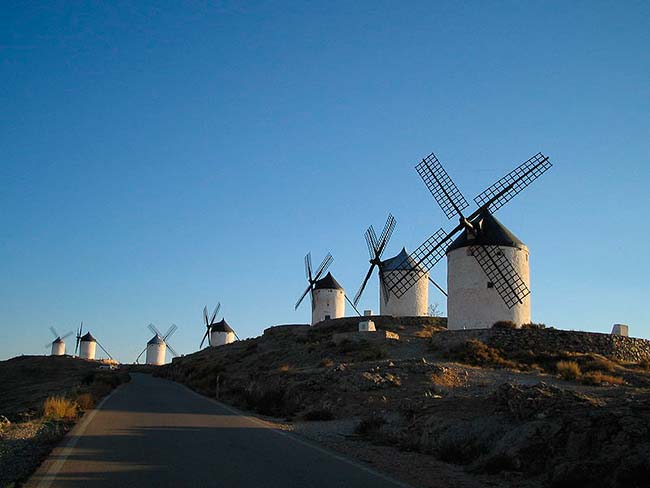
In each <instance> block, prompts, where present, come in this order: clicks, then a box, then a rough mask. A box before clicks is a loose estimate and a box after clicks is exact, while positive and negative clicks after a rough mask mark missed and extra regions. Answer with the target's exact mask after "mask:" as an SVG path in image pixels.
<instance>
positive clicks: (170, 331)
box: [163, 324, 178, 341]
mask: <svg viewBox="0 0 650 488" xmlns="http://www.w3.org/2000/svg"><path fill="white" fill-rule="evenodd" d="M177 329H178V325H176V324H172V325H170V326H169V329H167V333H166V334H165V335H164V336H163V341H166V340H167V339H169V338H170V337H171V336H173V335H174V332H176V330H177Z"/></svg>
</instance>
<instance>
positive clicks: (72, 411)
mask: <svg viewBox="0 0 650 488" xmlns="http://www.w3.org/2000/svg"><path fill="white" fill-rule="evenodd" d="M43 416H44V417H46V418H48V419H51V420H71V419H74V418H75V417H76V416H77V404H76V403H74V402H72V401H70V400H68V399H67V398H65V397H62V396H51V397H48V398H47V400H45V403H43Z"/></svg>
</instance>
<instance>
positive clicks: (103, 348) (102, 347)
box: [96, 341, 113, 359]
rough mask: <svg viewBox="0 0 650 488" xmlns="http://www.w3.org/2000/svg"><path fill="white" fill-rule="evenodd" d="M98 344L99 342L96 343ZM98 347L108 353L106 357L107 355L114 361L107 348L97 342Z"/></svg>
mask: <svg viewBox="0 0 650 488" xmlns="http://www.w3.org/2000/svg"><path fill="white" fill-rule="evenodd" d="M96 342H97V341H96ZM97 345H98V346H99V347H100V348H101V350H102V351H104V352H105V353H106V355H107V356H108V357H109V358H110V359H113V356H111V354H110V353H109V352H108V351H107V350H106V348H105V347H104V346H102V345H101V344H100V343H99V342H97Z"/></svg>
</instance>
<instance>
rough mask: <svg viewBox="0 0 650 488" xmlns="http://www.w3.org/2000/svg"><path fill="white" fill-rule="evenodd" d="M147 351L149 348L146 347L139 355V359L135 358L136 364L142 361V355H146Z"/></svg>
mask: <svg viewBox="0 0 650 488" xmlns="http://www.w3.org/2000/svg"><path fill="white" fill-rule="evenodd" d="M146 350H147V348H146V347H145V348H144V349H143V350H142V352H141V353H140V354H138V357H137V358H135V362H136V363H137V362H138V361H139V360H140V358H141V357H142V355H143V354H144V352H145V351H146Z"/></svg>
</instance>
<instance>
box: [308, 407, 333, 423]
mask: <svg viewBox="0 0 650 488" xmlns="http://www.w3.org/2000/svg"><path fill="white" fill-rule="evenodd" d="M303 417H304V418H305V420H309V421H315V420H333V419H334V413H333V412H332V411H331V410H329V409H327V408H315V409H312V410H309V411H308V412H306V413H305V415H303Z"/></svg>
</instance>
